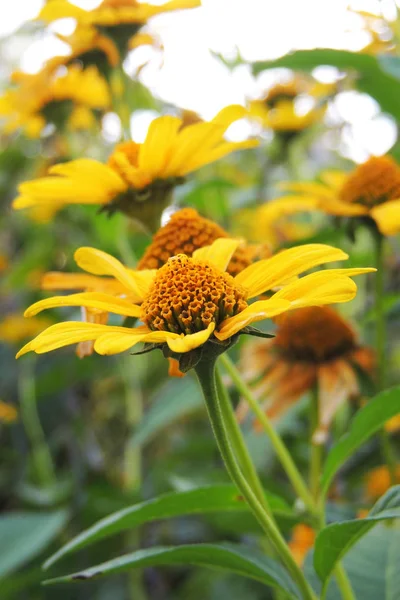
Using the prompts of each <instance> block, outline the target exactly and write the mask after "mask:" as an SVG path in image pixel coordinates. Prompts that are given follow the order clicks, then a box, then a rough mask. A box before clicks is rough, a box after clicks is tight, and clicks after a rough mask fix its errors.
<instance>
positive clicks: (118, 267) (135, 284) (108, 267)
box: [74, 247, 148, 302]
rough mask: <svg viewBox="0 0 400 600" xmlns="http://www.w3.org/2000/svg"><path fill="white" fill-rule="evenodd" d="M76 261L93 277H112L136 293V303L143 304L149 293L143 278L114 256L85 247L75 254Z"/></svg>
mask: <svg viewBox="0 0 400 600" xmlns="http://www.w3.org/2000/svg"><path fill="white" fill-rule="evenodd" d="M74 257H75V261H76V263H77V265H78V266H80V267H81V269H83V270H84V271H87V272H88V273H92V274H93V275H112V276H113V277H115V278H116V279H117V280H118V281H120V282H121V283H122V284H123V285H124V286H126V287H127V288H128V289H129V290H131V291H132V292H134V294H135V298H134V301H135V302H141V301H142V300H143V297H144V295H145V294H146V292H147V289H148V288H147V287H146V286H145V285H144V282H143V277H142V278H141V277H138V278H137V277H136V274H135V272H134V271H131V270H129V269H127V268H126V267H125V266H124V265H123V264H122V263H121V262H120V261H119V260H117V259H116V258H115V257H114V256H111V255H110V254H107V253H106V252H103V251H102V250H97V249H96V248H89V247H83V248H78V250H77V251H76V252H75V255H74Z"/></svg>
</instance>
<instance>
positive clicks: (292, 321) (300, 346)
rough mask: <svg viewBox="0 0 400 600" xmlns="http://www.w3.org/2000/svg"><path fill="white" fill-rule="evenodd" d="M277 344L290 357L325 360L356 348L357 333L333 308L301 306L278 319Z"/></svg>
mask: <svg viewBox="0 0 400 600" xmlns="http://www.w3.org/2000/svg"><path fill="white" fill-rule="evenodd" d="M276 322H277V324H278V329H277V332H276V337H275V339H274V347H275V348H276V349H277V350H278V351H281V352H283V353H284V354H285V355H286V356H287V357H288V358H289V359H291V360H296V361H312V362H325V361H329V360H332V359H334V358H337V357H339V356H342V355H345V354H347V352H349V351H350V350H352V349H354V348H355V336H354V332H353V330H352V329H351V328H350V327H349V325H347V323H346V322H345V321H344V320H343V319H342V318H341V317H340V316H339V315H338V314H337V313H336V312H334V311H333V310H332V309H331V308H328V307H326V306H319V307H318V306H315V307H307V308H299V309H298V310H295V311H293V312H289V313H286V314H285V315H282V317H278V318H277V319H276Z"/></svg>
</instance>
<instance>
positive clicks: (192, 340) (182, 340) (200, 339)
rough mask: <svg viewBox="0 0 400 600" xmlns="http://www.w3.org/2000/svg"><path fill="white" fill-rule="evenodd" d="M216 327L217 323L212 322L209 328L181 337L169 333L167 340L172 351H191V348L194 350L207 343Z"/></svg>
mask: <svg viewBox="0 0 400 600" xmlns="http://www.w3.org/2000/svg"><path fill="white" fill-rule="evenodd" d="M214 329H215V323H210V324H209V326H208V327H207V329H203V330H202V331H198V332H197V333H191V334H189V335H184V336H180V337H172V335H173V334H168V337H167V338H166V342H167V344H168V347H169V348H170V349H171V350H172V352H176V353H178V354H180V353H183V352H190V350H194V349H195V348H198V347H199V346H202V345H203V344H205V343H206V341H207V340H208V338H209V337H210V335H211V334H212V332H213V331H214Z"/></svg>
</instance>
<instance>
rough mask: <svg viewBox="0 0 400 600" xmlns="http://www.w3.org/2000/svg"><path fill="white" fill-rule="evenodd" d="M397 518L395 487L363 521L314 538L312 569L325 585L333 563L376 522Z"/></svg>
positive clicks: (399, 504)
mask: <svg viewBox="0 0 400 600" xmlns="http://www.w3.org/2000/svg"><path fill="white" fill-rule="evenodd" d="M397 517H400V485H396V486H394V487H393V488H391V489H390V490H388V492H386V494H385V495H384V496H382V498H380V499H379V500H378V502H377V503H376V504H375V506H373V508H372V509H371V511H370V513H369V515H368V516H367V517H366V518H365V519H356V520H352V521H344V522H343V523H333V524H332V525H328V527H325V528H324V529H323V530H322V531H321V532H320V533H319V534H318V536H317V539H316V541H315V551H314V568H315V570H316V572H317V574H318V576H319V577H320V579H321V581H322V582H323V583H325V582H326V581H327V579H328V578H329V576H330V575H331V573H332V571H333V569H334V568H335V565H336V563H337V562H338V561H339V560H340V559H341V558H342V557H343V556H344V555H345V554H346V553H347V552H348V551H349V550H350V548H351V547H352V546H354V544H355V543H356V542H357V541H358V540H359V539H360V538H361V537H362V536H363V535H365V534H366V533H368V531H369V530H370V529H372V527H373V526H374V525H375V524H376V523H377V522H378V521H383V520H386V519H393V518H397Z"/></svg>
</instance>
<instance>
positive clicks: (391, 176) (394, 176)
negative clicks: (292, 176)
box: [265, 156, 400, 235]
mask: <svg viewBox="0 0 400 600" xmlns="http://www.w3.org/2000/svg"><path fill="white" fill-rule="evenodd" d="M320 179H321V181H320V182H300V181H294V182H288V183H284V184H281V187H282V188H283V189H284V190H286V191H287V192H289V194H290V195H287V196H283V197H281V198H278V199H277V200H274V201H272V202H269V203H268V205H266V207H265V211H266V212H267V213H268V212H269V213H270V215H271V216H273V217H275V218H276V216H277V215H279V213H280V212H281V213H282V214H285V212H286V211H287V210H290V211H291V212H296V211H298V212H302V211H306V210H313V209H314V210H315V209H318V210H322V211H324V212H326V213H328V214H330V215H337V216H343V217H367V218H369V219H372V220H373V221H375V223H376V225H377V227H378V229H379V231H380V232H381V233H382V234H383V235H394V234H396V233H398V232H399V231H400V168H399V166H398V165H397V164H396V162H395V161H394V160H393V159H392V158H391V157H390V156H373V157H371V158H369V159H368V160H367V161H366V162H364V163H363V164H361V165H359V166H358V167H356V168H355V169H354V170H353V171H352V172H351V173H349V174H346V173H342V172H339V171H326V172H324V173H322V174H321V176H320Z"/></svg>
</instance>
